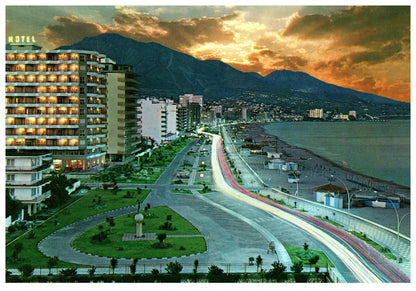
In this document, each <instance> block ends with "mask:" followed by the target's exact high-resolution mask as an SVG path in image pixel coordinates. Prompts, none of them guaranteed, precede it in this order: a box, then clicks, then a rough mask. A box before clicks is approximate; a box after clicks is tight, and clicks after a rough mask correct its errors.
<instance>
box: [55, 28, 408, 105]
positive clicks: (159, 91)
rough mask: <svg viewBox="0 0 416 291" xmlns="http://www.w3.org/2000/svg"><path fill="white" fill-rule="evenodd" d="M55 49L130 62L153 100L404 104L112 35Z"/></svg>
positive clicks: (300, 74)
mask: <svg viewBox="0 0 416 291" xmlns="http://www.w3.org/2000/svg"><path fill="white" fill-rule="evenodd" d="M58 49H84V50H93V51H97V52H99V53H102V54H104V55H106V56H107V57H109V58H111V59H112V60H114V61H115V62H117V63H120V64H130V65H132V66H133V71H134V72H136V73H137V74H139V75H140V83H141V92H142V94H144V95H152V96H156V97H157V96H164V97H172V96H178V95H181V94H184V93H193V94H201V95H204V98H207V99H208V100H209V99H213V100H215V99H221V98H227V97H231V98H238V97H241V96H242V95H244V94H246V93H247V94H249V93H252V94H255V93H259V94H263V95H264V94H266V95H267V94H269V95H270V96H283V97H282V98H291V97H292V96H291V94H293V95H294V98H297V99H302V100H305V101H307V102H309V103H311V104H315V103H316V102H318V103H317V104H316V105H320V104H330V103H333V104H334V106H339V105H342V104H343V103H345V102H350V103H353V104H359V103H365V104H367V103H368V104H370V105H371V104H376V105H377V104H382V105H384V104H386V105H388V104H390V105H395V104H402V103H405V102H401V101H397V100H394V99H390V98H387V97H382V96H378V95H375V94H371V93H365V92H360V91H356V90H353V89H350V88H343V87H340V86H336V85H333V84H330V83H326V82H323V81H321V80H319V79H317V78H315V77H313V76H310V75H309V74H307V73H305V72H294V71H289V70H277V71H274V72H272V73H270V74H269V75H267V76H265V77H263V76H261V75H259V74H257V73H244V72H241V71H239V70H237V69H235V68H233V67H232V66H230V65H228V64H225V63H223V62H221V61H219V60H199V59H196V58H194V57H192V56H190V55H187V54H185V53H182V52H178V51H175V50H172V49H170V48H167V47H165V46H163V45H161V44H158V43H156V42H149V43H143V42H139V41H135V40H133V39H130V38H127V37H124V36H121V35H118V34H115V33H105V34H101V35H97V36H94V37H86V38H84V39H83V40H82V41H80V42H78V43H75V44H72V45H69V46H61V47H59V48H58ZM406 104H407V103H406Z"/></svg>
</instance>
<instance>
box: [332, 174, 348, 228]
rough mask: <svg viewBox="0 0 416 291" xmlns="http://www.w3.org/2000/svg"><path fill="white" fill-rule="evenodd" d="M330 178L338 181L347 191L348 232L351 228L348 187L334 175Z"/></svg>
mask: <svg viewBox="0 0 416 291" xmlns="http://www.w3.org/2000/svg"><path fill="white" fill-rule="evenodd" d="M330 177H331V178H336V179H338V181H340V182H341V183H342V185H344V187H345V190H347V197H348V205H347V206H348V230H350V228H351V216H350V204H351V197H350V192H349V191H348V187H347V185H346V184H345V183H344V181H342V180H341V179H340V178H338V177H336V176H334V175H331V176H330Z"/></svg>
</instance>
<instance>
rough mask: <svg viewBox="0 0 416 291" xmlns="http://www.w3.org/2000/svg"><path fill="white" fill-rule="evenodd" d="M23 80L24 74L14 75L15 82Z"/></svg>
mask: <svg viewBox="0 0 416 291" xmlns="http://www.w3.org/2000/svg"><path fill="white" fill-rule="evenodd" d="M24 81H25V76H23V75H18V76H16V82H24Z"/></svg>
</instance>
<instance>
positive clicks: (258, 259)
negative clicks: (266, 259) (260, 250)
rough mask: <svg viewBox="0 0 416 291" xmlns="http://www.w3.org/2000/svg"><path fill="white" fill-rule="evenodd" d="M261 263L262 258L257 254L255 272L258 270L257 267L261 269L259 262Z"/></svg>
mask: <svg viewBox="0 0 416 291" xmlns="http://www.w3.org/2000/svg"><path fill="white" fill-rule="evenodd" d="M262 263H263V258H262V257H261V256H260V255H258V256H257V258H256V267H257V272H258V271H259V267H260V269H261V264H262Z"/></svg>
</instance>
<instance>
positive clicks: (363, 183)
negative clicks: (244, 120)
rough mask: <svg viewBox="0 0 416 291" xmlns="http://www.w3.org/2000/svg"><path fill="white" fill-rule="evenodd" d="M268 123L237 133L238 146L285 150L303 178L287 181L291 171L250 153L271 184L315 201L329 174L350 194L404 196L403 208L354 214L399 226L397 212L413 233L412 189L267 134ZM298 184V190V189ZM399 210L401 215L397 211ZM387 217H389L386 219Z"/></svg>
mask: <svg viewBox="0 0 416 291" xmlns="http://www.w3.org/2000/svg"><path fill="white" fill-rule="evenodd" d="M265 125H267V124H265V123H250V124H246V125H245V126H244V129H242V130H239V131H238V132H237V135H236V140H237V142H236V145H237V146H242V145H243V144H244V143H245V142H244V140H246V143H247V140H248V141H249V140H250V139H251V140H252V142H251V143H253V144H257V145H260V146H261V147H262V148H263V150H267V151H270V152H278V153H282V154H283V155H282V159H283V160H285V161H287V162H295V163H297V164H299V165H300V169H301V180H300V183H299V185H296V184H295V185H294V184H290V183H288V181H287V173H284V172H282V171H279V170H265V169H264V163H265V162H266V161H267V160H268V159H267V156H266V155H264V154H250V155H249V156H248V157H247V158H246V161H247V162H248V163H249V165H250V166H251V167H252V168H253V169H254V170H255V171H256V172H257V173H258V174H259V176H260V177H262V179H263V180H264V182H265V183H266V184H269V186H270V187H284V188H286V189H288V190H289V191H290V192H291V193H294V192H295V191H296V190H298V195H299V196H300V197H302V198H305V199H309V200H313V192H312V188H314V187H317V186H321V185H324V184H328V183H329V182H330V181H329V180H328V178H329V177H331V176H333V177H336V178H334V179H332V180H331V183H332V184H335V185H338V186H341V187H343V188H345V186H347V187H348V190H349V191H350V193H355V192H356V191H359V190H361V193H363V194H370V195H371V194H374V193H375V191H377V193H382V194H387V195H389V196H397V197H400V198H401V201H402V203H401V208H399V209H382V208H373V207H353V208H351V210H350V211H351V213H353V214H356V215H359V216H361V217H364V218H366V219H369V220H372V221H374V222H376V223H379V224H382V225H384V226H386V227H389V228H391V229H394V230H395V229H397V215H398V216H399V218H402V217H404V216H406V217H404V219H403V220H402V223H401V226H400V232H401V233H403V234H404V235H407V236H410V214H409V213H410V205H409V204H410V188H409V187H406V186H403V185H398V184H395V183H393V182H390V181H384V180H381V179H378V178H376V177H371V176H368V175H365V174H363V173H359V172H357V171H354V170H351V169H349V168H346V167H343V166H341V165H339V164H337V163H335V162H333V161H331V160H329V159H327V158H325V157H322V156H320V155H317V154H316V153H314V152H312V151H311V150H308V149H305V148H299V147H296V146H292V145H290V144H288V143H286V142H285V141H283V140H280V139H279V138H278V137H275V136H273V135H269V134H267V133H266V130H265V128H264V126H265ZM296 187H298V189H296ZM396 210H397V214H396ZM386 218H387V219H386Z"/></svg>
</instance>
